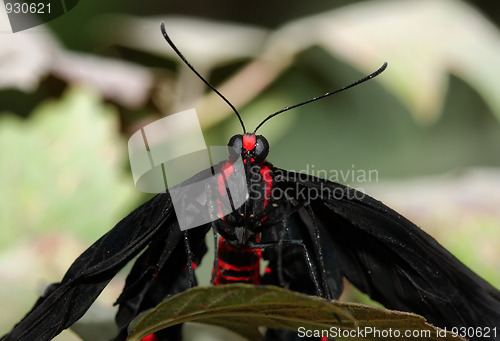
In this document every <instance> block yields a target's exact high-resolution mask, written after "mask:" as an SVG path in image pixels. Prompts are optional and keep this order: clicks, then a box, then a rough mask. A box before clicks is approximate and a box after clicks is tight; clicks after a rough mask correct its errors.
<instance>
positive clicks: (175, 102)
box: [0, 0, 500, 340]
mask: <svg viewBox="0 0 500 341" xmlns="http://www.w3.org/2000/svg"><path fill="white" fill-rule="evenodd" d="M0 14H1V13H0ZM162 20H164V21H165V22H166V28H167V31H168V32H169V34H170V36H171V38H172V39H173V40H174V42H175V43H176V44H177V46H178V47H179V48H180V50H181V51H183V53H184V54H185V56H186V57H187V58H188V59H189V60H190V61H191V62H192V64H193V65H195V67H196V68H197V69H198V71H199V72H200V73H202V74H203V75H204V76H206V77H207V78H208V79H209V80H210V81H211V82H212V83H213V84H214V85H216V87H217V88H218V89H219V90H220V91H221V92H222V93H223V94H224V95H225V96H226V97H228V98H229V99H230V100H231V101H232V103H233V104H234V105H235V106H236V107H237V108H238V109H239V111H240V113H241V114H242V116H243V119H244V121H245V124H246V126H247V129H248V130H253V128H254V127H255V126H256V125H257V124H258V123H259V122H260V121H261V120H263V119H264V118H265V117H266V116H267V115H269V114H271V113H273V112H275V111H277V110H279V109H281V108H283V107H285V106H289V105H293V104H296V103H298V102H301V101H304V100H307V99H309V98H311V97H315V96H318V95H320V94H323V93H325V92H327V91H331V90H334V89H336V88H339V87H342V86H344V85H347V84H349V83H351V82H353V81H355V80H357V79H359V78H361V77H363V76H364V75H366V74H368V73H371V72H372V71H374V70H375V69H377V68H378V67H379V66H380V65H382V63H383V62H384V61H387V62H388V63H389V67H388V69H387V71H386V72H384V73H383V74H382V75H381V76H379V77H378V78H377V79H376V80H374V81H370V82H368V83H365V84H363V85H361V86H359V87H356V88H354V89H351V90H349V91H348V92H344V93H342V94H339V95H336V96H333V97H330V98H327V99H323V100H321V101H318V102H315V103H312V104H309V105H306V106H303V107H300V108H297V109H295V110H293V111H290V112H286V113H284V114H283V115H281V116H278V117H276V118H274V119H273V120H271V121H270V122H269V123H267V124H266V125H264V126H263V127H262V129H261V130H260V131H259V132H260V133H261V134H263V135H265V136H266V137H267V139H268V140H269V142H270V145H271V152H270V155H269V160H270V161H271V162H272V163H273V164H274V165H276V166H278V167H281V168H286V169H290V170H296V171H300V170H304V171H308V172H310V173H314V172H319V171H324V170H326V171H327V172H329V173H328V174H330V175H332V174H344V176H343V177H342V176H340V177H337V178H331V180H334V181H339V182H343V183H347V184H349V185H351V186H354V187H359V188H361V189H363V190H365V191H366V192H367V193H369V194H370V195H372V196H374V197H376V198H378V199H381V200H382V201H384V202H385V203H386V204H388V205H389V206H391V207H393V208H394V209H396V210H397V211H399V212H400V213H402V214H403V215H405V216H407V217H408V218H410V219H411V220H412V221H414V222H415V223H417V224H418V225H419V226H421V227H422V228H423V229H425V230H426V231H428V232H429V233H430V234H432V235H433V236H434V237H436V238H437V239H438V240H439V241H440V242H441V243H443V244H444V245H445V246H446V247H447V248H449V249H450V250H451V251H452V252H453V253H454V254H455V255H456V256H457V257H458V258H460V259H461V260H462V261H463V262H465V263H466V264H467V265H468V266H470V267H471V268H472V269H474V270H475V271H476V272H478V273H479V274H480V275H482V276H483V277H485V278H486V279H487V280H488V281H490V282H491V283H492V284H494V285H495V286H496V287H500V251H499V250H500V223H499V222H500V210H499V209H498V208H499V207H500V193H499V190H498V189H500V148H499V147H500V122H499V119H500V82H499V80H500V31H499V29H498V23H499V22H500V3H498V1H494V0H490V1H484V0H482V1H468V2H464V1H455V0H427V1H426V0H413V1H404V2H403V1H395V0H393V1H359V2H357V1H335V2H332V1H315V2H303V1H287V2H286V3H283V2H282V1H253V2H249V3H238V4H237V5H235V4H234V2H229V1H226V0H217V1H178V0H176V1H168V2H148V3H145V2H133V1H123V0H122V1H115V0H112V1H111V0H110V1H106V2H97V1H80V2H79V3H78V5H77V6H76V7H75V8H74V9H72V10H71V11H70V12H68V14H66V15H64V16H62V17H60V18H58V19H56V20H54V21H52V22H50V23H48V24H45V25H41V26H38V27H36V28H33V29H31V30H27V31H23V32H19V33H16V34H11V33H7V31H6V28H7V27H8V26H7V25H8V23H7V21H6V17H5V16H0V31H1V33H0V148H1V151H0V192H1V193H2V195H1V197H0V220H1V222H2V224H1V228H0V302H2V303H1V304H0V334H2V333H3V332H4V331H7V330H8V329H10V327H11V326H12V324H13V323H14V322H16V321H18V320H19V319H20V318H21V317H22V316H23V314H24V313H25V312H26V311H27V310H28V309H29V307H30V306H31V305H32V304H33V302H34V301H35V299H36V298H37V297H38V295H39V294H40V293H41V292H43V289H44V287H45V286H46V285H47V284H49V283H50V282H54V281H58V280H60V278H61V276H62V275H63V274H64V271H65V270H66V269H67V267H68V266H69V264H71V262H72V260H73V259H74V258H75V257H76V256H77V255H78V254H79V253H80V252H81V251H83V250H84V249H85V248H86V247H87V246H88V245H89V244H90V243H91V242H93V241H94V240H96V239H97V238H98V237H99V236H101V235H102V234H104V233H105V232H106V231H107V230H109V229H110V228H111V227H113V226H114V224H115V223H116V222H117V221H118V220H119V219H121V218H122V217H123V216H124V215H126V214H127V213H128V212H129V211H131V210H132V209H133V208H135V207H136V206H137V205H138V204H139V203H140V202H142V201H144V200H146V199H147V197H146V196H145V195H143V194H141V193H139V192H138V191H136V190H135V188H134V186H133V180H132V177H131V174H130V169H129V166H128V155H127V151H126V146H127V144H126V143H127V139H128V137H129V136H130V135H131V134H133V133H134V132H135V131H136V130H137V129H139V128H140V127H141V126H143V125H145V124H147V123H149V122H152V121H154V120H156V119H158V118H160V117H162V116H164V115H168V114H172V113H176V112H178V111H181V110H185V109H189V108H192V107H195V108H196V110H197V112H198V116H199V119H200V121H201V123H202V127H203V131H204V134H205V139H206V142H207V145H225V144H226V143H227V141H228V140H229V138H230V137H231V136H232V135H234V134H236V133H240V132H241V128H240V127H239V123H238V121H237V119H236V117H235V116H234V114H232V113H231V111H230V110H229V109H228V107H227V106H226V105H225V104H224V103H223V102H222V101H221V100H220V99H218V98H217V97H216V96H215V95H214V94H212V93H210V92H209V91H208V90H207V89H206V87H205V86H204V84H203V83H201V82H200V81H199V80H198V79H197V78H196V76H194V75H193V74H192V73H191V72H190V71H189V70H188V69H187V68H186V67H184V66H183V65H182V64H181V63H180V61H179V59H178V58H177V57H176V56H175V55H174V54H173V52H172V51H171V49H170V47H169V46H168V45H167V44H166V42H165V41H164V40H163V37H162V36H161V33H160V29H159V23H160V21H162ZM369 170H372V171H375V173H372V174H376V175H377V176H376V177H372V178H371V179H364V178H360V177H358V176H357V175H359V174H361V173H360V172H363V171H369ZM353 174H354V175H355V176H354V177H353ZM368 180H369V181H368ZM205 264H207V266H206V267H205V269H206V270H205V271H209V268H210V265H211V264H210V261H209V260H208V261H205ZM201 276H202V277H203V278H202V280H201V282H202V283H205V284H206V283H208V276H207V275H206V274H204V275H203V274H202V275H201ZM121 285H122V283H121V282H120V280H117V281H114V282H113V283H112V285H111V286H110V288H109V289H106V292H105V294H103V295H102V297H101V298H100V299H99V301H100V304H102V305H103V306H111V303H112V302H113V301H114V299H115V298H116V297H117V295H118V294H119V292H120V288H121ZM351 294H352V292H349V293H347V296H346V298H345V299H352V297H353V296H352V295H351ZM349 295H351V296H349ZM96 314H98V313H96ZM77 339H78V338H76V336H74V335H73V334H72V333H71V332H65V333H63V334H61V336H60V337H58V340H77Z"/></svg>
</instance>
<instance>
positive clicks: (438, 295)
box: [273, 168, 500, 328]
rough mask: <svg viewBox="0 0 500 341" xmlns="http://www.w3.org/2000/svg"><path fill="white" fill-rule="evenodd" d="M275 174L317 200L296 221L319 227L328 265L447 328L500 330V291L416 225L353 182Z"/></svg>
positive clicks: (281, 183) (393, 304)
mask: <svg viewBox="0 0 500 341" xmlns="http://www.w3.org/2000/svg"><path fill="white" fill-rule="evenodd" d="M273 171H274V173H275V174H279V179H278V181H277V182H276V186H278V187H280V188H282V189H283V190H285V189H289V190H288V193H292V196H293V195H296V196H298V197H299V198H298V199H297V200H299V201H300V200H303V198H301V197H300V195H301V194H300V191H301V189H302V190H304V189H306V190H307V191H309V192H307V191H305V192H307V193H309V194H310V198H314V199H311V200H310V201H309V205H310V208H311V213H312V214H310V215H309V216H312V217H307V215H304V212H300V211H298V212H296V213H294V214H292V215H291V216H290V217H289V220H290V221H291V222H292V223H295V224H300V223H302V224H303V225H309V226H308V227H309V228H311V226H310V225H311V224H315V225H316V226H317V227H318V228H319V232H320V243H321V247H322V249H323V251H324V252H323V253H324V254H330V256H329V257H326V259H325V263H326V265H327V267H331V266H337V267H338V268H339V269H340V272H341V274H342V275H343V276H344V277H346V278H347V279H348V280H349V281H350V282H351V283H353V284H354V285H355V286H356V287H358V288H359V289H360V290H362V291H363V292H365V293H367V294H368V295H369V296H370V297H371V298H373V299H375V300H377V301H379V302H380V303H382V304H384V305H385V306H386V307H388V308H391V309H398V310H404V311H409V312H414V313H418V314H420V315H423V316H424V317H426V318H427V319H428V320H429V321H430V322H431V323H434V324H436V325H437V326H440V327H448V328H450V327H483V328H484V327H490V328H493V327H500V292H499V291H498V290H497V289H495V288H494V287H493V286H491V285H490V284H488V283H487V282H486V281H484V280H483V279H482V278H480V277H479V276H478V275H476V274H475V273H474V272H473V271H471V270H470V269H469V268H467V267H466V266H465V265H464V264H462V263H461V262H460V261H459V260H458V259H456V258H455V257H454V256H453V255H452V254H451V253H449V252H448V251H447V250H446V249H445V248H443V247H442V246H441V245H440V244H439V243H438V242H437V241H436V240H435V239H433V238H432V237H431V236H429V235H428V234H427V233H425V232H424V231H422V230H421V229H420V228H419V227H417V226H416V225H414V224H413V223H412V222H410V221H409V220H407V219H406V218H404V217H402V216H401V215H399V214H398V213H396V212H395V211H393V210H392V209H390V208H389V207H387V206H385V205H384V204H382V203H381V202H380V201H377V200H375V199H373V198H371V197H369V196H367V195H366V194H364V193H361V192H359V191H356V190H354V189H352V188H349V187H347V186H344V185H341V184H338V183H333V182H330V181H326V180H323V179H319V178H316V177H313V176H306V175H304V174H298V173H293V172H288V171H285V170H281V169H276V168H275V169H273ZM311 191H315V193H312V192H311ZM302 193H304V191H303V192H302ZM305 200H306V201H307V198H306V199H305ZM311 218H312V219H311ZM332 263H333V264H332ZM329 270H331V269H327V277H328V280H329V281H334V282H337V286H336V287H337V288H339V287H341V285H342V284H341V283H339V280H340V279H339V276H337V275H336V271H332V272H329Z"/></svg>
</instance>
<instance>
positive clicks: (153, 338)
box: [141, 334, 158, 341]
mask: <svg viewBox="0 0 500 341" xmlns="http://www.w3.org/2000/svg"><path fill="white" fill-rule="evenodd" d="M141 341H158V339H157V338H156V336H155V334H150V335H148V336H146V337H143V338H142V339H141Z"/></svg>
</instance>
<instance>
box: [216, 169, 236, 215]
mask: <svg viewBox="0 0 500 341" xmlns="http://www.w3.org/2000/svg"><path fill="white" fill-rule="evenodd" d="M233 173H234V166H233V164H232V163H231V162H229V161H228V162H226V163H224V164H223V165H222V167H221V173H220V174H219V176H218V177H217V189H218V190H219V194H220V195H221V196H222V197H223V198H225V197H226V195H227V193H226V182H225V179H227V178H229V177H230V176H231V174H233ZM217 216H218V217H219V219H222V220H225V218H224V216H223V214H222V202H221V201H220V200H219V199H217Z"/></svg>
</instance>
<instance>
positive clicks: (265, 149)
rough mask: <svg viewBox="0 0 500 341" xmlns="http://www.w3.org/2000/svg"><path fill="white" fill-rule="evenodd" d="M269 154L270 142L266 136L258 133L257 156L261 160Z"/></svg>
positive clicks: (256, 142)
mask: <svg viewBox="0 0 500 341" xmlns="http://www.w3.org/2000/svg"><path fill="white" fill-rule="evenodd" d="M267 154H269V142H267V140H266V138H265V137H264V136H262V135H257V138H256V141H255V156H256V157H257V158H258V159H260V160H264V159H265V158H266V157H267Z"/></svg>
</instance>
